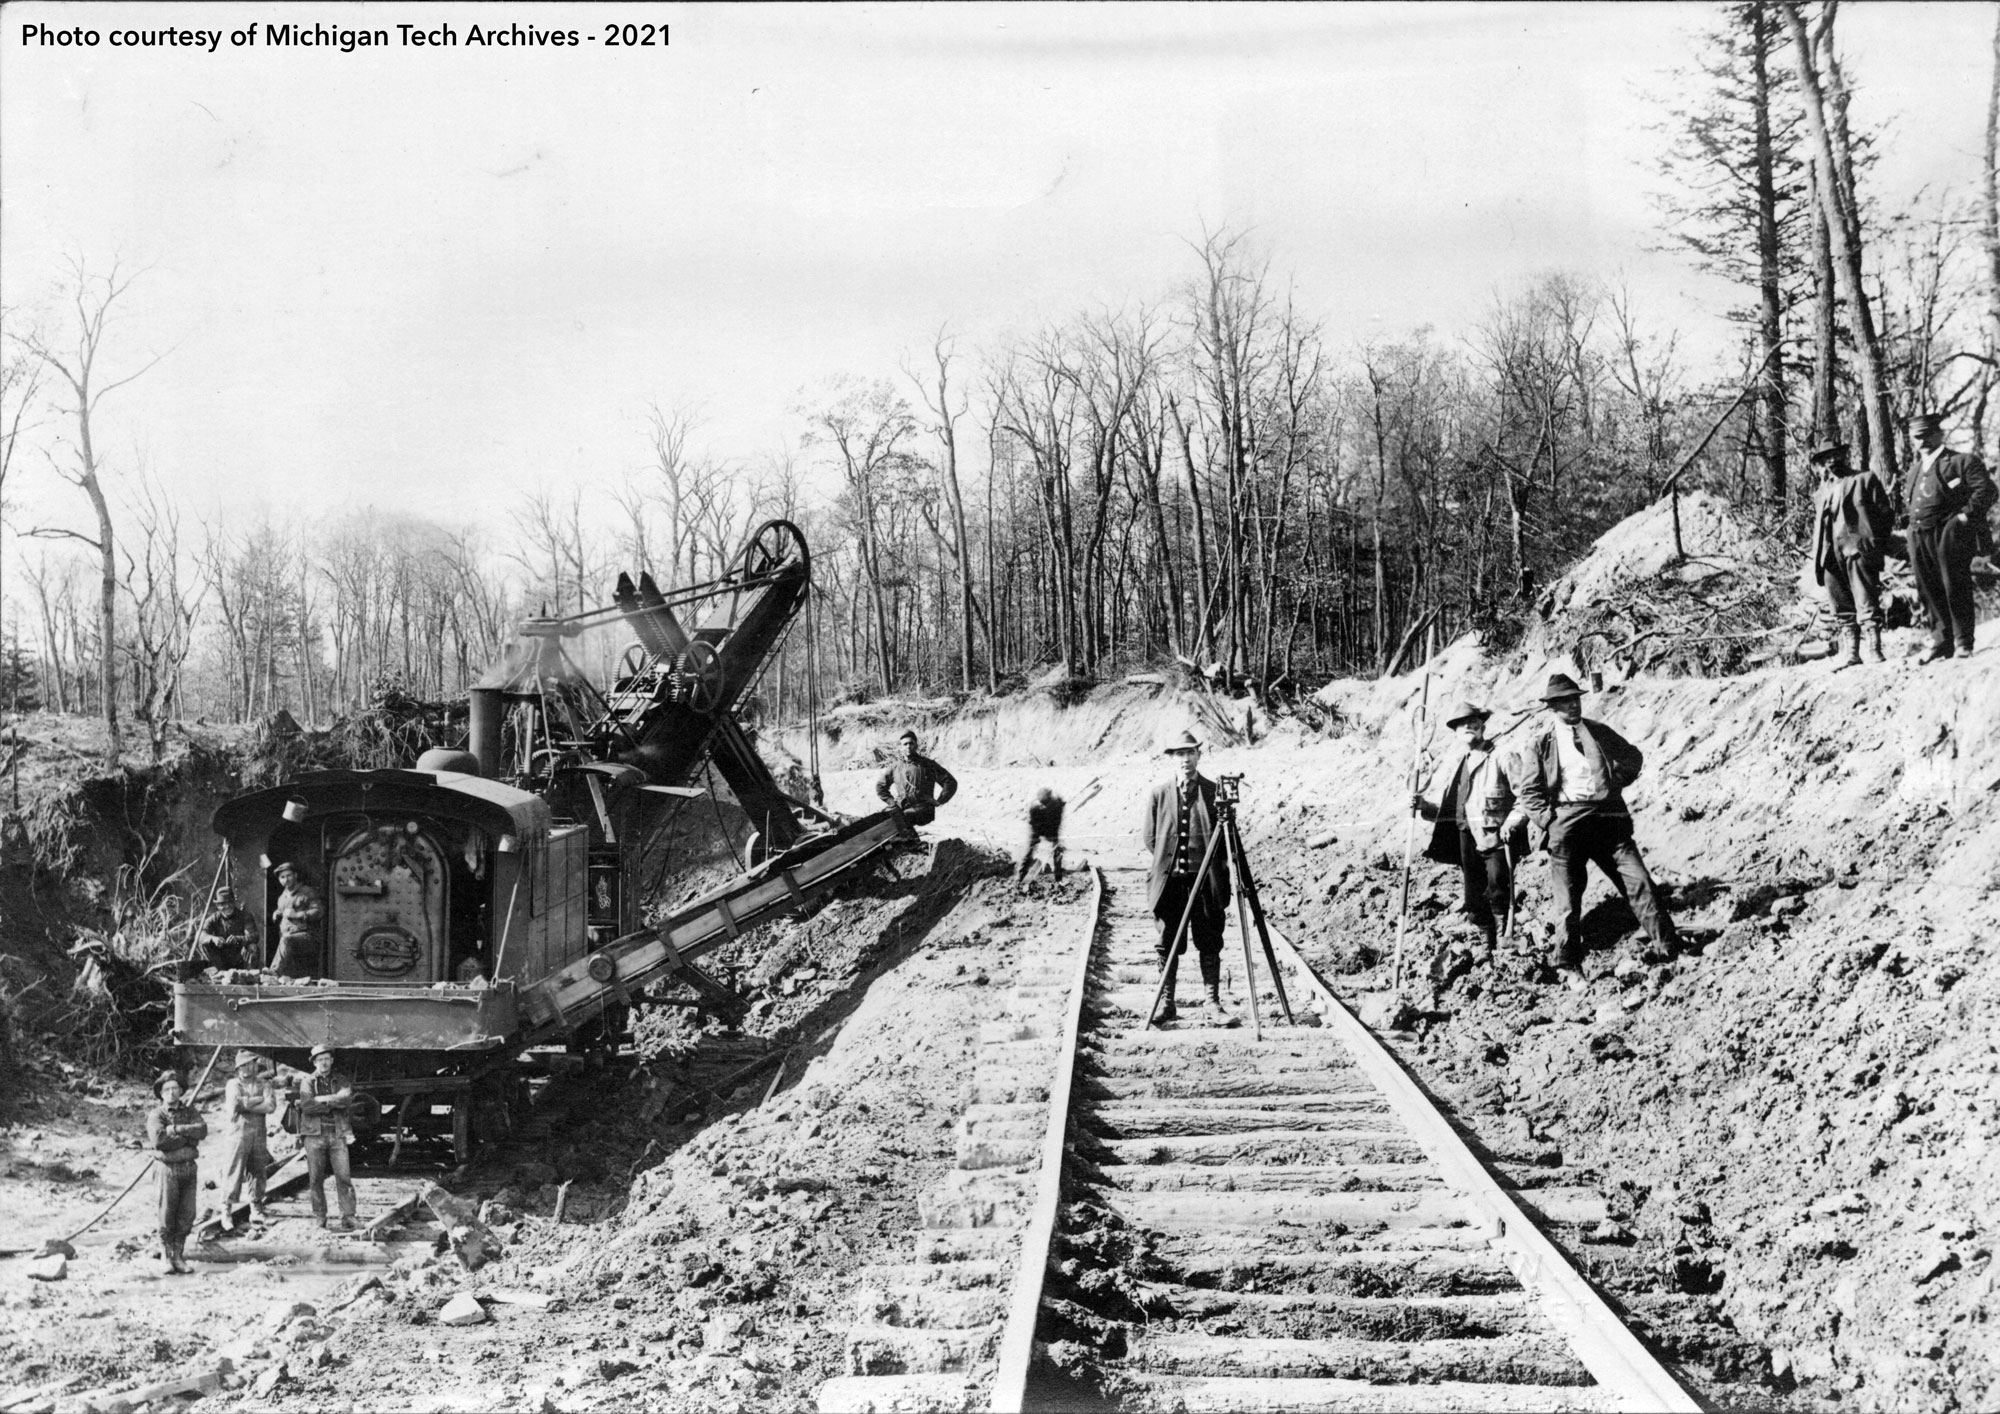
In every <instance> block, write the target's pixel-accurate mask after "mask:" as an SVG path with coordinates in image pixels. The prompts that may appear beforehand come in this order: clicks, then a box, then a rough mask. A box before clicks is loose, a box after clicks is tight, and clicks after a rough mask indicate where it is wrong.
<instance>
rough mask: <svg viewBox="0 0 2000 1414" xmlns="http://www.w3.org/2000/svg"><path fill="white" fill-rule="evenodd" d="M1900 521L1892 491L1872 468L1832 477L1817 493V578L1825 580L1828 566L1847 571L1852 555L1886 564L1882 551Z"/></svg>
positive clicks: (1814, 537)
mask: <svg viewBox="0 0 2000 1414" xmlns="http://www.w3.org/2000/svg"><path fill="white" fill-rule="evenodd" d="M1895 524H1896V510H1895V507H1894V506H1892V505H1890V504H1889V492H1888V490H1887V489H1886V488H1885V487H1884V486H1883V485H1882V481H1881V478H1879V477H1877V476H1876V475H1875V473H1874V472H1872V471H1855V472H1849V473H1848V474H1847V475H1846V476H1843V477H1840V478H1838V479H1837V480H1834V481H1829V482H1827V483H1826V484H1825V485H1824V486H1822V487H1820V488H1819V490H1818V492H1816V493H1815V494H1814V497H1813V524H1812V567H1813V579H1814V581H1816V582H1817V583H1820V584H1825V583H1826V575H1827V571H1828V570H1832V571H1833V572H1834V573H1836V574H1843V575H1844V574H1845V573H1846V571H1845V570H1843V569H1842V568H1841V565H1840V562H1841V561H1842V560H1845V559H1848V558H1858V559H1861V560H1865V561H1867V562H1868V563H1869V564H1871V565H1873V566H1874V567H1875V568H1876V569H1878V570H1879V569H1881V568H1882V552H1883V549H1884V548H1885V547H1886V546H1887V545H1888V543H1889V532H1890V531H1891V530H1892V529H1893V528H1894V527H1895Z"/></svg>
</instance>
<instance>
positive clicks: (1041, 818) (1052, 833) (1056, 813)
mask: <svg viewBox="0 0 2000 1414" xmlns="http://www.w3.org/2000/svg"><path fill="white" fill-rule="evenodd" d="M1062 817H1063V798H1062V797H1061V796H1059V795H1052V796H1050V797H1049V798H1048V799H1047V800H1037V801H1035V802H1034V804H1032V805H1030V806H1029V807H1028V833H1029V834H1030V835H1032V836H1033V837H1034V838H1036V839H1038V840H1054V839H1060V838H1062Z"/></svg>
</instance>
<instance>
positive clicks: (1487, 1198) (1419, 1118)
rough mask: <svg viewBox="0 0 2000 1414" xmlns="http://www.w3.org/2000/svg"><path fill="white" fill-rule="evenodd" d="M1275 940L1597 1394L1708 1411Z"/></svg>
mask: <svg viewBox="0 0 2000 1414" xmlns="http://www.w3.org/2000/svg"><path fill="white" fill-rule="evenodd" d="M1270 930H1271V938H1272V941H1273V942H1274V943H1275V944H1276V945H1277V948H1278V951H1279V953H1280V954H1281V955H1282V956H1284V957H1285V958H1286V959H1287V960H1288V961H1289V963H1290V964H1291V966H1292V967H1293V968H1295V969H1296V970H1297V971H1298V973H1299V974H1300V975H1301V976H1302V977H1303V978H1304V979H1305V981H1306V984H1307V985H1308V987H1310V988H1311V990H1312V992H1313V993H1314V994H1315V995H1316V996H1318V997H1319V999H1320V1001H1321V1003H1322V1015H1324V1016H1325V1018H1326V1023H1327V1026H1328V1027H1329V1029H1331V1030H1332V1031H1333V1032H1334V1033H1335V1034H1336V1035H1337V1036H1338V1037H1339V1039H1340V1040H1341V1041H1342V1042H1344V1043H1345V1044H1346V1046H1347V1048H1348V1050H1349V1052H1350V1053H1352V1055H1353V1057H1354V1060H1355V1063H1356V1064H1357V1065H1358V1066H1359V1067H1360V1069H1361V1071H1362V1072H1363V1073H1364V1074H1365V1075H1366V1076H1367V1077H1368V1078H1369V1079H1370V1080H1371V1081H1373V1082H1374V1084H1375V1086H1376V1088H1378V1089H1379V1090H1381V1091H1382V1093H1383V1095H1384V1096H1385V1097H1386V1098H1387V1099H1388V1101H1389V1103H1390V1105H1391V1106H1392V1107H1393V1108H1394V1109H1395V1111H1396V1112H1397V1115H1398V1117H1399V1118H1400V1119H1401V1120H1402V1121H1403V1123H1404V1124H1405V1125H1406V1126H1408V1128H1409V1131H1410V1134H1411V1137H1412V1138H1414V1139H1415V1140H1416V1141H1417V1143H1418V1144H1419V1145H1421V1146H1422V1148H1423V1149H1424V1151H1425V1152H1426V1153H1427V1154H1429V1155H1430V1157H1431V1161H1432V1162H1433V1163H1435V1164H1436V1165H1437V1166H1438V1168H1439V1169H1440V1170H1441V1171H1442V1172H1443V1174H1444V1176H1445V1179H1446V1181H1447V1182H1449V1183H1450V1184H1451V1185H1452V1186H1453V1187H1454V1188H1456V1189H1457V1190H1458V1191H1459V1193H1460V1194H1461V1195H1462V1196H1463V1197H1464V1199H1465V1201H1466V1202H1467V1203H1468V1205H1469V1206H1471V1207H1472V1208H1473V1210H1474V1211H1475V1212H1477V1213H1478V1214H1479V1215H1480V1216H1481V1217H1482V1218H1484V1219H1485V1220H1486V1222H1487V1223H1488V1224H1490V1225H1491V1228H1492V1235H1493V1237H1494V1238H1495V1239H1497V1240H1498V1242H1497V1245H1498V1247H1499V1250H1500V1252H1501V1255H1502V1256H1503V1257H1505V1259H1506V1261H1507V1265H1508V1266H1509V1267H1510V1268H1512V1270H1513V1272H1514V1275H1515V1277H1516V1278H1517V1279H1519V1281H1520V1283H1521V1285H1522V1286H1523V1287H1525V1288H1526V1289H1527V1290H1528V1292H1529V1293H1530V1294H1532V1295H1533V1296H1534V1297H1535V1299H1536V1301H1537V1302H1538V1304H1539V1305H1540V1306H1541V1308H1542V1310H1543V1312H1544V1314H1546V1315H1547V1316H1548V1318H1549V1321H1550V1323H1551V1324H1552V1325H1553V1326H1554V1327H1555V1329H1556V1331H1557V1332H1558V1333H1559V1334H1560V1335H1561V1336H1562V1337H1563V1338H1564V1339H1565V1340H1567V1341H1568V1342H1569V1344H1570V1347H1571V1349H1572V1350H1574V1351H1575V1353H1576V1357H1577V1359H1578V1360H1579V1361H1580V1362H1581V1363H1582V1364H1583V1366H1584V1368H1585V1369H1587V1370H1589V1371H1590V1373H1591V1376H1592V1377H1593V1378H1594V1379H1596V1381H1597V1382H1598V1384H1599V1385H1601V1386H1603V1387H1604V1388H1605V1389H1606V1390H1607V1391H1609V1392H1610V1393H1611V1394H1612V1395H1613V1397H1614V1398H1616V1399H1618V1400H1619V1401H1620V1403H1622V1404H1623V1405H1624V1406H1625V1407H1626V1408H1627V1409H1631V1410H1639V1411H1652V1410H1658V1411H1662V1412H1663V1414H1699V1411H1701V1410H1703V1409H1705V1408H1706V1407H1707V1406H1706V1405H1704V1404H1703V1403H1702V1402H1701V1401H1700V1400H1699V1399H1697V1398H1696V1397H1695V1396H1694V1394H1693V1393H1691V1392H1690V1391H1689V1390H1688V1389H1687V1387H1686V1386H1684V1385H1683V1384H1682V1383H1681V1382H1680V1381H1679V1380H1678V1379H1677V1378H1675V1376H1674V1374H1673V1372H1672V1371H1670V1370H1668V1369H1667V1367H1666V1366H1664V1365H1662V1364H1661V1363H1660V1362H1659V1360H1658V1359H1657V1358H1655V1356H1654V1355H1653V1353H1652V1351H1650V1350H1648V1349H1647V1348H1646V1346H1645V1344H1644V1343H1643V1342H1641V1341H1640V1339H1639V1338H1638V1337H1637V1336H1636V1335H1634V1334H1633V1333H1632V1331H1631V1329H1630V1328H1629V1327H1628V1326H1627V1325H1626V1324H1625V1322H1624V1321H1623V1320H1621V1319H1620V1318H1619V1316H1618V1313H1617V1312H1615V1311H1613V1310H1612V1309H1611V1307H1610V1305H1609V1304H1608V1303H1607V1302H1606V1301H1605V1300H1604V1298H1603V1297H1602V1296H1601V1295H1600V1294H1599V1293H1598V1291H1597V1289H1596V1288H1595V1287H1593V1286H1592V1285H1591V1284H1590V1283H1589V1282H1588V1281H1587V1280H1585V1278H1584V1276H1583V1274H1582V1273H1581V1272H1579V1271H1577V1270H1576V1268H1575V1267H1574V1266H1572V1265H1571V1264H1570V1262H1569V1259H1568V1258H1566V1257H1565V1256H1564V1255H1563V1253H1562V1251H1561V1250H1560V1249H1559V1248H1558V1247H1557V1246H1556V1245H1555V1244H1554V1243H1553V1242H1551V1241H1550V1240H1549V1239H1548V1237H1547V1236H1546V1235H1545V1234H1544V1233H1543V1232H1542V1230H1541V1229H1540V1228H1538V1227H1537V1226H1535V1224H1534V1221H1533V1220H1532V1219H1531V1218H1529V1216H1528V1214H1527V1213H1526V1212H1525V1211H1524V1210H1523V1209H1522V1208H1521V1206H1520V1204H1518V1203H1517V1202H1515V1201H1514V1198H1513V1197H1512V1195H1510V1194H1509V1193H1508V1192H1507V1190H1506V1189H1505V1188H1503V1187H1502V1186H1501V1185H1500V1183H1499V1182H1498V1180H1496V1179H1495V1178H1494V1176H1493V1174H1492V1173H1491V1171H1489V1170H1488V1169H1487V1167H1486V1165H1485V1164H1483V1163H1482V1162H1480V1160H1479V1157H1478V1155H1476V1154H1474V1153H1473V1152H1472V1150H1471V1148H1470V1147H1468V1146H1467V1144H1466V1142H1465V1140H1464V1139H1463V1138H1461V1137H1460V1136H1459V1133H1458V1131H1457V1130H1456V1129H1454V1128H1453V1127H1452V1125H1451V1122H1450V1121H1449V1120H1448V1119H1446V1118H1445V1116H1444V1114H1443V1113H1442V1112H1441V1111H1440V1110H1439V1109H1438V1108H1437V1106H1436V1104H1435V1103H1434V1102H1433V1101H1432V1099H1431V1097H1430V1096H1429V1095H1428V1094H1426V1093H1425V1091H1424V1089H1423V1087H1422V1086H1421V1085H1420V1084H1419V1083H1418V1082H1417V1079H1416V1077H1415V1076H1414V1075H1412V1074H1411V1073H1410V1071H1409V1070H1408V1068H1407V1067H1405V1066H1404V1064H1403V1062H1402V1060H1401V1059H1400V1058H1399V1057H1398V1056H1397V1055H1396V1054H1395V1053H1394V1052H1393V1051H1391V1050H1390V1049H1389V1048H1388V1047H1387V1046H1385V1045H1383V1044H1382V1042H1381V1040H1380V1039H1378V1038H1377V1037H1376V1035H1375V1034H1374V1032H1372V1031H1370V1030H1369V1029H1368V1027H1367V1026H1365V1025H1364V1024H1362V1021H1361V1018H1360V1017H1358V1016H1356V1015H1355V1014H1354V1013H1353V1012H1352V1011H1351V1010H1349V1009H1348V1006H1347V1004H1346V1003H1345V1002H1343V1001H1341V999H1340V998H1339V997H1338V996H1336V995H1334V992H1333V989H1332V988H1331V987H1329V986H1327V984H1326V982H1325V980H1324V979H1323V978H1321V977H1320V975H1319V973H1318V972H1317V971H1315V970H1314V969H1313V967H1312V965H1311V964H1310V963H1308V962H1307V961H1306V960H1305V958H1304V956H1303V955H1301V954H1300V952H1299V950H1298V948H1297V947H1295V946H1294V945H1293V944H1292V941H1291V939H1289V938H1287V937H1286V936H1285V935H1284V933H1283V932H1282V931H1280V930H1279V928H1278V926H1277V925H1276V924H1275V923H1273V924H1271V925H1270Z"/></svg>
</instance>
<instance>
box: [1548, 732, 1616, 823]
mask: <svg viewBox="0 0 2000 1414" xmlns="http://www.w3.org/2000/svg"><path fill="white" fill-rule="evenodd" d="M1555 741H1556V764H1557V765H1558V766H1559V767H1561V769H1562V785H1561V797H1560V799H1559V800H1558V801H1557V803H1558V804H1560V805H1586V804H1589V803H1590V802H1592V801H1598V800H1603V799H1604V798H1605V797H1606V796H1608V795H1610V794H1611V776H1610V773H1609V772H1607V771H1606V770H1605V769H1604V753H1603V752H1602V751H1600V750H1598V747H1597V738H1596V737H1594V736H1592V735H1591V734H1590V728H1588V727H1586V726H1585V725H1584V724H1583V723H1582V722H1578V723H1576V724H1575V725H1574V726H1572V725H1570V724H1569V723H1568V722H1557V723H1556V726H1555Z"/></svg>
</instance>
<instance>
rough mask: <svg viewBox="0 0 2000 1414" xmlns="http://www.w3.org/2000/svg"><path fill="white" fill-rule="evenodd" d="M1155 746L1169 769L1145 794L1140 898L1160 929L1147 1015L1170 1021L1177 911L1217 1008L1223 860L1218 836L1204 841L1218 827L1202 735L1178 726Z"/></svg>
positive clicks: (1225, 882) (1225, 876)
mask: <svg viewBox="0 0 2000 1414" xmlns="http://www.w3.org/2000/svg"><path fill="white" fill-rule="evenodd" d="M1161 754H1162V755H1164V756H1165V757H1166V758H1167V759H1168V760H1169V761H1171V762H1172V763H1173V766H1174V774H1173V777H1172V778H1171V779H1170V780H1165V781H1162V782H1160V784H1158V785H1156V786H1154V787H1153V790H1152V793H1151V794H1150V795H1148V796H1147V797H1146V813H1145V816H1144V818H1143V819H1142V820H1141V822H1140V826H1139V838H1140V840H1141V848H1143V849H1144V850H1145V852H1146V857H1147V860H1148V862H1149V865H1150V871H1149V872H1148V874H1147V875H1146V906H1147V907H1148V908H1150V909H1151V910H1152V911H1153V922H1154V924H1155V925H1156V926H1157V927H1158V928H1159V930H1160V939H1159V942H1158V944H1157V947H1158V950H1159V958H1160V965H1161V967H1163V968H1164V969H1165V970H1166V979H1167V985H1166V989H1165V991H1164V992H1163V993H1162V997H1163V1000H1162V1001H1161V1003H1160V1010H1159V1011H1158V1012H1157V1013H1156V1014H1155V1015H1154V1016H1153V1017H1152V1018H1151V1020H1152V1021H1173V1020H1175V1019H1177V1018H1178V1017H1179V1015H1180V1013H1179V1011H1178V1010H1177V1009H1176V1008H1175V1006H1174V987H1175V985H1176V983H1177V981H1178V979H1179V973H1180V955H1181V953H1182V952H1184V951H1186V949H1187V939H1186V938H1183V939H1182V940H1181V943H1180V946H1179V947H1174V948H1172V949H1171V951H1169V949H1170V946H1171V944H1172V943H1173V941H1174V934H1175V932H1176V930H1178V929H1179V927H1180V924H1181V917H1182V915H1183V914H1185V915H1186V916H1187V920H1188V929H1187V931H1188V937H1191V938H1192V939H1193V940H1194V950H1195V953H1196V954H1197V955H1198V956H1199V958H1200V959H1201V981H1202V985H1203V986H1204V987H1205V988H1207V990H1208V1000H1209V1004H1210V1005H1212V1006H1213V1007H1214V1008H1215V1009H1216V1011H1217V1013H1218V1014H1220V1013H1221V1012H1222V914H1223V909H1224V908H1225V907H1226V906H1227V905H1228V903H1229V861H1228V860H1226V859H1225V858H1223V854H1222V845H1221V841H1219V840H1218V841H1216V847H1215V849H1214V850H1212V851H1211V850H1210V849H1209V841H1210V840H1211V839H1212V838H1213V837H1214V835H1215V832H1216V830H1217V829H1218V828H1219V827H1220V816H1219V815H1218V814H1217V812H1216V808H1215V782H1214V781H1211V780H1210V779H1209V778H1208V777H1206V776H1204V775H1202V773H1201V743H1200V742H1198V741H1196V740H1195V739H1194V733H1192V732H1181V733H1180V734H1179V735H1178V736H1175V737H1172V738H1170V739H1169V740H1168V741H1167V742H1166V743H1165V744H1164V745H1163V746H1162V747H1161ZM1204 859H1206V861H1207V867H1206V869H1204V868H1203V861H1204ZM1149 1024H1150V1022H1149ZM1228 1024H1231V1025H1234V1024H1235V1023H1234V1022H1233V1021H1231V1022H1230V1023H1228Z"/></svg>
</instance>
